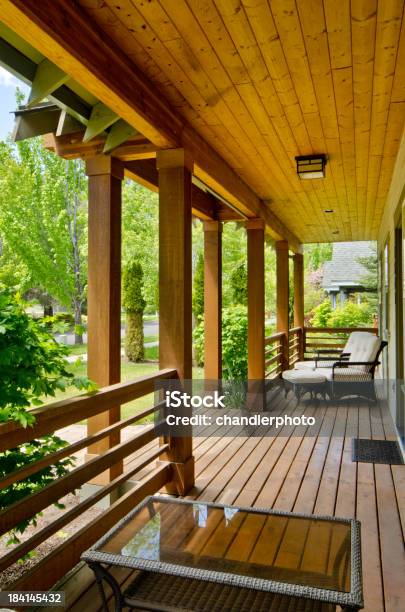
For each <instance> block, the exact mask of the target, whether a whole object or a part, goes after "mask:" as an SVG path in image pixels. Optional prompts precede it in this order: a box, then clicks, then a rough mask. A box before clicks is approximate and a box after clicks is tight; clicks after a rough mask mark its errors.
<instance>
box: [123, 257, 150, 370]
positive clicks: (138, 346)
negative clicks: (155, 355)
mask: <svg viewBox="0 0 405 612" xmlns="http://www.w3.org/2000/svg"><path fill="white" fill-rule="evenodd" d="M123 306H124V308H125V310H126V315H127V316H126V319H127V321H126V334H125V353H126V356H127V358H128V359H129V361H141V360H142V359H143V358H144V348H143V311H144V309H145V306H146V302H145V300H144V298H143V270H142V266H141V264H140V263H138V262H137V261H135V260H132V262H130V263H129V264H128V265H127V266H126V268H125V270H124V275H123Z"/></svg>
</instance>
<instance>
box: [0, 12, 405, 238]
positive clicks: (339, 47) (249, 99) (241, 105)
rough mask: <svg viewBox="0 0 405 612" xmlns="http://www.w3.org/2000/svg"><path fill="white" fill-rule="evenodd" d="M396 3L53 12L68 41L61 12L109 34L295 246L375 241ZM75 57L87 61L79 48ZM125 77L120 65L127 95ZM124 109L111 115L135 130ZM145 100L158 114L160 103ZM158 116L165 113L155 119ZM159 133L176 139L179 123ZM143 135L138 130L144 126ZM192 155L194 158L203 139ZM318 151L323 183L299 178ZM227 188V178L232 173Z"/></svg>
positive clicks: (404, 75) (396, 58)
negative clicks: (300, 164)
mask: <svg viewBox="0 0 405 612" xmlns="http://www.w3.org/2000/svg"><path fill="white" fill-rule="evenodd" d="M24 4H25V5H27V4H29V5H31V4H32V2H31V1H30V0H27V2H26V3H22V2H21V0H15V1H13V2H7V0H0V6H2V5H4V6H6V5H16V6H19V7H21V9H22V10H23V11H24V10H25V9H24ZM404 4H405V2H404V0H114V1H113V0H76V2H75V3H74V4H72V3H67V2H66V1H65V0H59V2H58V5H57V6H58V7H61V8H60V10H61V11H65V13H66V14H65V22H66V33H67V34H68V33H69V27H70V32H71V34H72V35H73V36H74V32H73V31H72V28H71V25H70V24H69V19H68V17H69V15H68V12H69V11H71V10H72V9H71V8H69V10H68V9H65V8H64V7H66V6H67V5H69V6H70V7H72V6H74V7H76V8H77V10H78V11H79V10H80V12H81V13H83V14H84V15H85V17H86V19H87V20H88V22H89V23H92V24H95V27H97V28H98V32H100V34H101V36H102V37H103V36H105V39H104V41H105V44H106V45H108V42H109V41H111V39H112V41H113V42H114V43H115V45H116V46H117V47H119V48H120V49H121V50H122V51H123V52H124V53H125V55H126V57H127V58H128V60H129V61H130V62H132V63H133V65H135V66H136V67H137V68H139V69H140V70H141V71H142V72H143V74H144V75H145V76H146V77H147V79H148V82H150V83H152V84H153V85H154V86H155V90H156V91H158V92H159V93H161V96H162V100H166V101H167V102H168V103H169V105H170V106H171V108H172V109H173V111H174V115H175V116H176V117H177V118H178V117H181V118H183V119H184V120H185V121H186V122H187V123H188V124H189V125H190V126H192V128H193V129H194V130H195V131H196V132H197V133H198V135H199V136H202V138H203V139H204V140H205V142H206V143H208V145H210V146H211V147H212V149H214V150H215V151H216V152H217V153H219V155H220V156H221V157H222V158H223V159H224V160H226V162H227V163H228V164H229V166H230V167H231V168H232V169H233V170H234V171H235V173H236V174H237V175H239V176H240V177H241V179H242V180H243V181H244V183H246V184H247V186H248V187H249V188H250V190H251V191H252V192H253V193H254V197H253V198H252V197H251V194H250V192H249V193H247V192H246V193H247V197H248V198H249V200H250V201H251V202H252V203H253V208H254V207H256V206H259V208H258V210H261V209H260V207H261V206H262V204H261V202H260V200H261V201H262V202H265V209H266V214H268V215H269V218H275V219H276V222H277V218H278V219H279V220H280V221H281V222H282V223H283V224H284V226H286V227H287V228H288V229H289V230H290V231H291V232H292V233H293V234H295V236H296V237H298V240H299V241H301V242H317V241H330V240H336V241H349V240H369V239H375V238H376V237H377V231H378V228H379V224H380V220H381V216H382V211H383V208H384V205H385V201H386V197H387V193H388V189H389V186H390V183H391V178H392V172H393V167H394V163H395V159H396V156H397V152H398V147H399V143H400V140H401V137H402V131H403V126H404V119H405V24H404ZM3 14H4V11H3ZM32 19H33V20H34V19H35V16H34V17H32ZM17 25H18V24H17ZM50 34H51V35H52V32H50ZM67 34H66V35H67ZM84 38H85V37H84ZM83 49H84V50H86V49H87V52H88V54H89V56H90V55H91V53H92V47H91V45H90V44H87V46H86V41H85V40H83ZM101 54H102V50H101ZM105 57H107V56H106V55H105ZM56 59H57V58H55V57H54V58H53V60H54V61H55V63H56V64H58V62H57V61H56ZM96 60H97V61H99V63H100V66H101V64H102V63H103V61H104V59H103V58H101V56H97V58H96ZM101 68H102V66H101ZM101 68H100V69H101ZM104 68H105V66H104ZM110 69H111V70H113V67H111V68H110ZM129 75H130V71H127V70H126V68H125V67H124V69H123V73H122V80H123V83H124V84H125V85H126V86H127V87H129V89H131V83H130V76H129ZM93 93H94V88H93ZM135 93H136V92H135ZM142 95H143V94H142V89H140V90H139V93H138V96H141V97H142ZM99 98H100V99H102V96H101V95H100V96H99ZM103 101H104V103H106V100H103ZM119 104H120V102H119V100H115V99H114V106H115V108H117V107H118V106H119ZM122 104H123V113H121V112H120V116H122V117H123V118H124V119H126V120H127V121H128V122H129V123H131V117H130V115H129V114H128V112H127V110H126V108H124V105H125V100H123V101H122ZM154 104H155V105H156V106H155V108H156V110H155V111H154V112H155V114H156V112H157V113H158V114H159V100H155V101H154ZM145 112H146V113H147V112H148V108H147V107H146V106H145ZM168 117H169V115H168V113H166V114H165V113H163V114H162V122H163V121H164V120H165V121H166V122H167V120H168ZM106 120H107V118H106ZM135 124H136V123H135ZM165 125H166V127H165V130H166V132H167V133H170V131H172V132H173V133H174V137H175V138H177V132H178V130H181V129H182V128H181V126H180V125H179V122H178V121H177V120H176V119H175V118H173V120H172V121H168V122H167V123H166V124H165ZM137 127H138V125H137ZM139 131H140V132H141V133H143V134H146V132H145V131H144V130H143V126H142V121H141V122H140V124H139ZM187 134H189V132H187V130H186V135H184V131H183V133H182V139H183V140H182V141H183V142H184V143H187ZM147 137H148V138H149V139H150V140H152V141H153V142H155V144H157V145H158V146H159V145H160V144H161V145H162V146H167V145H166V143H160V142H157V141H156V140H154V138H153V134H150V133H148V134H147ZM169 146H170V143H169ZM197 148H198V147H197ZM200 148H201V151H202V153H201V154H202V155H204V147H203V146H202V141H201V147H200ZM195 150H196V149H194V151H195ZM319 153H325V154H326V155H327V165H326V178H325V179H318V180H300V179H299V178H298V177H297V174H296V165H295V159H294V158H295V156H297V155H307V154H319ZM211 159H213V158H211ZM212 163H213V164H214V165H215V162H212ZM200 178H202V179H203V180H204V176H203V175H202V176H200ZM227 180H228V181H229V183H228V184H230V183H231V182H232V180H234V181H235V177H234V176H233V175H232V174H229V173H228V177H227ZM238 180H239V179H238V178H237V177H236V182H237V181H238ZM240 187H241V188H242V189H243V183H241V185H240ZM256 196H257V198H258V199H257V201H255V199H254V198H255V197H256ZM330 209H332V210H333V211H334V212H333V213H325V212H324V211H325V210H330ZM272 215H273V217H272ZM274 215H275V216H276V217H274ZM280 227H282V226H280Z"/></svg>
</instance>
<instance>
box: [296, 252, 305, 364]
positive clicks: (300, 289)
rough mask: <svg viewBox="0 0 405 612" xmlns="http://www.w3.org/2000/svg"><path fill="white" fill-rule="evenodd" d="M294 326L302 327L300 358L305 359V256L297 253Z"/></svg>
mask: <svg viewBox="0 0 405 612" xmlns="http://www.w3.org/2000/svg"><path fill="white" fill-rule="evenodd" d="M293 261H294V327H300V328H301V331H300V335H299V343H300V346H299V358H300V359H301V360H302V359H304V256H303V255H302V254H301V253H295V255H294V258H293Z"/></svg>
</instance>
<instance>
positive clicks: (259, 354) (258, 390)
mask: <svg viewBox="0 0 405 612" xmlns="http://www.w3.org/2000/svg"><path fill="white" fill-rule="evenodd" d="M246 231H247V292H248V380H249V388H248V405H249V407H250V408H254V409H258V410H261V409H263V408H264V378H265V343H264V338H265V331H264V283H265V277H264V232H265V226H264V221H263V220H262V219H251V220H249V221H247V222H246Z"/></svg>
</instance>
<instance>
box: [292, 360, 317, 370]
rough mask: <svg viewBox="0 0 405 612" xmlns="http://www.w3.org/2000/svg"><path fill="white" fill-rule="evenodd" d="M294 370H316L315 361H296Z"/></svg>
mask: <svg viewBox="0 0 405 612" xmlns="http://www.w3.org/2000/svg"><path fill="white" fill-rule="evenodd" d="M294 370H315V361H296V362H295V363H294Z"/></svg>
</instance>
